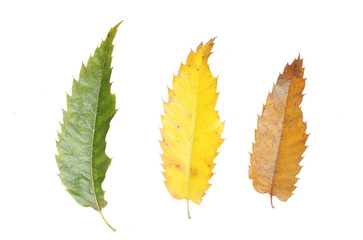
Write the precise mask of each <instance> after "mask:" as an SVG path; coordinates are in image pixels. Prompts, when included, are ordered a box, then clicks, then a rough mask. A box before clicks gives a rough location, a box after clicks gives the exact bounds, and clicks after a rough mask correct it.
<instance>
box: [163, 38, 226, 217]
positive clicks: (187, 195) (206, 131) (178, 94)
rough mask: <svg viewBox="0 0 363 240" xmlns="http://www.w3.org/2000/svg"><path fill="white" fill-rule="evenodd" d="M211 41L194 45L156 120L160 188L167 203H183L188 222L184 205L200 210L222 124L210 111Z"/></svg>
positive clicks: (213, 86) (213, 99) (213, 85)
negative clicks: (168, 197) (158, 121)
mask: <svg viewBox="0 0 363 240" xmlns="http://www.w3.org/2000/svg"><path fill="white" fill-rule="evenodd" d="M213 40H214V39H211V40H210V41H209V42H208V43H207V44H205V45H203V44H200V45H199V46H198V49H197V51H196V52H193V51H191V52H190V54H189V56H188V59H187V62H186V64H185V65H183V64H181V66H180V69H179V73H178V75H177V76H174V80H173V89H169V101H168V102H164V111H165V116H161V120H162V124H163V128H162V129H161V135H162V138H163V140H162V141H161V142H160V145H161V148H162V150H163V152H164V153H163V154H162V160H163V164H162V166H163V168H164V170H165V172H163V175H164V177H165V186H166V188H167V189H168V191H169V193H170V195H171V196H172V197H173V198H175V199H186V200H187V209H188V217H189V218H190V214H189V200H191V201H193V202H194V203H196V204H201V201H202V197H203V196H204V195H205V191H206V190H207V189H208V188H209V187H210V184H209V183H208V181H209V179H210V178H211V177H212V176H213V173H212V170H213V168H214V166H215V163H214V162H213V160H214V158H215V157H216V156H217V155H218V153H217V150H218V148H219V147H220V145H221V144H222V142H223V139H221V134H222V132H223V128H224V123H222V122H220V119H219V115H218V112H217V111H216V110H215V109H214V108H215V105H216V103H217V99H218V93H217V78H215V77H213V75H212V73H211V71H210V69H209V65H208V63H207V61H208V58H209V56H210V55H211V50H212V47H213V44H214V43H213Z"/></svg>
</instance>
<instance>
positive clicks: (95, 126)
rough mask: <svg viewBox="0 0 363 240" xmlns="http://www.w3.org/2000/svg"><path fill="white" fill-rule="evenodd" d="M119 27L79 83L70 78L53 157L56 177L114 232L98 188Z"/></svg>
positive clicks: (102, 176) (112, 102)
mask: <svg viewBox="0 0 363 240" xmlns="http://www.w3.org/2000/svg"><path fill="white" fill-rule="evenodd" d="M120 24H121V23H118V24H117V25H116V26H115V27H113V28H111V30H110V31H109V33H108V35H107V38H106V39H105V40H104V41H102V43H101V45H100V46H99V47H98V48H96V50H95V52H94V55H93V57H90V58H89V60H88V63H87V66H84V65H83V64H82V68H81V71H80V75H79V81H76V80H75V79H73V86H72V95H71V96H70V95H67V111H64V112H63V124H61V133H60V134H59V141H58V142H57V150H58V155H56V160H57V165H58V168H59V171H60V174H59V176H60V179H61V181H62V183H63V185H64V186H65V187H66V189H67V191H68V192H69V193H70V194H71V195H72V197H73V198H74V199H75V200H76V202H77V203H78V204H80V205H81V206H84V207H92V208H93V209H95V210H96V211H98V212H99V213H100V215H101V217H102V218H103V220H104V221H105V223H106V224H107V225H108V226H109V227H110V228H111V229H112V230H113V231H115V229H114V228H113V227H112V226H111V225H110V224H109V223H108V222H107V221H106V219H105V218H104V216H103V215H102V212H101V209H102V208H103V207H105V206H106V205H107V201H106V200H105V199H104V191H103V189H102V186H101V185H102V182H103V181H104V179H105V175H106V171H107V169H108V167H109V165H110V163H111V159H110V158H109V157H108V156H107V155H106V153H105V148H106V141H105V138H106V134H107V131H108V129H109V126H110V122H111V119H112V118H113V116H114V115H115V113H116V109H115V104H116V98H115V95H114V94H111V89H110V88H111V85H110V78H111V72H112V69H111V61H112V56H111V55H112V51H113V44H112V42H113V39H114V38H115V35H116V32H117V28H118V26H119V25H120Z"/></svg>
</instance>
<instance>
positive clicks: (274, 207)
mask: <svg viewBox="0 0 363 240" xmlns="http://www.w3.org/2000/svg"><path fill="white" fill-rule="evenodd" d="M270 202H271V207H272V208H275V207H274V205H273V203H272V193H270Z"/></svg>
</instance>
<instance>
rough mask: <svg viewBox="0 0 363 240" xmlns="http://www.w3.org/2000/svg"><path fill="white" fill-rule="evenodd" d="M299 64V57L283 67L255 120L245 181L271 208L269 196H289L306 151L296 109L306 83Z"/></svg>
mask: <svg viewBox="0 0 363 240" xmlns="http://www.w3.org/2000/svg"><path fill="white" fill-rule="evenodd" d="M302 64H303V61H302V59H300V56H299V57H298V59H295V60H294V61H293V63H292V64H291V65H288V64H287V65H286V67H285V69H284V72H283V74H280V76H279V78H278V80H277V82H276V84H274V87H273V90H272V92H271V93H269V95H268V97H267V101H266V104H265V105H264V107H263V111H262V115H261V116H259V117H258V126H257V130H256V132H255V143H254V144H253V153H252V154H251V166H250V168H249V178H250V179H252V180H253V186H254V188H255V190H256V191H257V192H259V193H269V194H270V198H271V205H272V196H276V197H277V198H278V199H280V200H281V201H287V200H288V199H289V198H290V197H291V196H292V192H293V191H294V190H295V188H296V187H295V183H296V181H297V178H296V177H295V176H296V175H297V174H298V173H299V172H300V169H301V166H300V165H299V163H300V161H301V160H302V156H301V155H302V154H303V152H304V151H305V149H306V146H305V143H306V140H307V137H308V135H307V134H306V133H305V132H306V123H304V122H303V117H302V111H301V108H300V104H301V102H302V98H303V95H302V92H303V90H304V87H305V80H306V79H305V78H303V74H304V69H303V67H302ZM272 207H273V205H272Z"/></svg>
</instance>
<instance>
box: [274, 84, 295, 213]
mask: <svg viewBox="0 0 363 240" xmlns="http://www.w3.org/2000/svg"><path fill="white" fill-rule="evenodd" d="M291 82H292V80H289V86H288V90H287V95H286V100H285V107H284V114H283V120H282V124H281V133H280V138H279V139H280V140H279V146H278V149H277V154H276V159H275V163H274V169H273V172H272V180H271V190H270V202H271V207H272V208H274V205H273V204H272V196H273V195H272V192H273V186H274V181H275V175H276V166H277V160H278V158H279V155H280V149H281V141H282V137H283V132H284V125H285V119H286V109H287V101H288V99H289V96H290V90H291ZM276 84H277V83H276Z"/></svg>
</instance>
